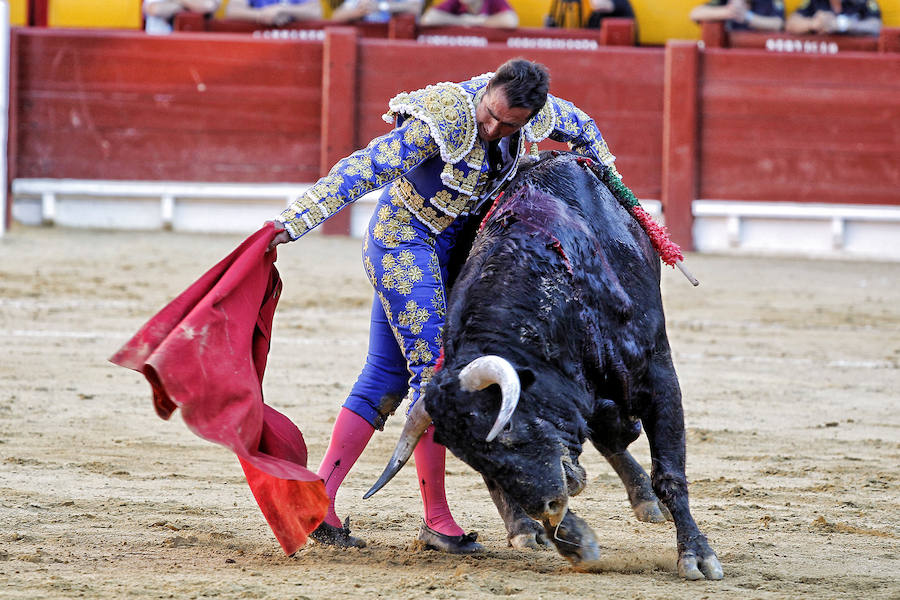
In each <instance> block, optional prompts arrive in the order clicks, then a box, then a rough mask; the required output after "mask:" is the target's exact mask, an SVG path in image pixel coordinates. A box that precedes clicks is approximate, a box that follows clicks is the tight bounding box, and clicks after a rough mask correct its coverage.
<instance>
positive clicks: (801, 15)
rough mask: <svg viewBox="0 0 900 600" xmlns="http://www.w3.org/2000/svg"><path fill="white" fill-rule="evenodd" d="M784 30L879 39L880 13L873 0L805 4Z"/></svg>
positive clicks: (808, 1)
mask: <svg viewBox="0 0 900 600" xmlns="http://www.w3.org/2000/svg"><path fill="white" fill-rule="evenodd" d="M785 30H786V31H787V32H788V33H793V34H795V35H802V34H805V33H846V34H850V35H878V34H879V32H880V31H881V10H880V9H879V8H878V2H876V1H875V0H804V2H803V3H802V4H801V5H800V6H799V7H798V8H797V10H795V11H794V12H793V13H791V16H790V17H789V18H788V20H787V24H786V25H785Z"/></svg>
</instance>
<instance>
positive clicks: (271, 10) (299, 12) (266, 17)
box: [225, 0, 322, 27]
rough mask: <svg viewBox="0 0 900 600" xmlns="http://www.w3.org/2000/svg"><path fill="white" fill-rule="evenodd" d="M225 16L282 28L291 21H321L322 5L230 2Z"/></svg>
mask: <svg viewBox="0 0 900 600" xmlns="http://www.w3.org/2000/svg"><path fill="white" fill-rule="evenodd" d="M225 16H226V17H228V18H229V19H243V20H245V21H253V22H254V23H259V24H260V25H274V26H276V27H281V26H282V25H287V24H288V23H290V22H291V21H308V20H317V19H321V18H322V3H321V2H320V0H229V2H228V6H226V7H225Z"/></svg>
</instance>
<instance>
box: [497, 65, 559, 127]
mask: <svg viewBox="0 0 900 600" xmlns="http://www.w3.org/2000/svg"><path fill="white" fill-rule="evenodd" d="M494 88H503V91H504V92H505V95H506V101H507V102H508V103H509V107H510V108H527V109H530V110H531V116H534V115H536V114H537V112H538V111H539V110H541V107H543V106H544V103H545V102H547V90H548V89H549V88H550V72H549V71H548V70H547V67H545V66H544V65H542V64H541V63H536V62H531V61H530V60H525V59H524V58H513V59H511V60H508V61H506V62H505V63H503V64H502V65H500V67H498V68H497V71H496V72H495V73H494V76H493V77H491V80H490V81H489V82H488V84H487V91H490V90H492V89H494Z"/></svg>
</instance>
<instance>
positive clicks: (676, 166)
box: [662, 42, 699, 250]
mask: <svg viewBox="0 0 900 600" xmlns="http://www.w3.org/2000/svg"><path fill="white" fill-rule="evenodd" d="M698 54H699V53H698V48H697V44H696V43H695V42H669V44H668V45H667V46H666V71H665V92H664V95H665V104H664V108H663V127H664V129H663V139H662V160H663V168H662V174H663V175H662V203H663V212H664V213H665V215H666V227H668V229H669V232H670V233H671V235H672V239H673V240H675V242H676V243H678V244H680V245H681V247H682V248H684V249H685V250H693V241H692V236H691V228H692V225H693V216H692V214H691V203H692V202H693V201H694V199H695V198H696V197H697V162H696V157H697V89H698V77H699V73H698V68H699V66H698V61H699V58H698Z"/></svg>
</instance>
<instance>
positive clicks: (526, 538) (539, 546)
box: [509, 531, 551, 550]
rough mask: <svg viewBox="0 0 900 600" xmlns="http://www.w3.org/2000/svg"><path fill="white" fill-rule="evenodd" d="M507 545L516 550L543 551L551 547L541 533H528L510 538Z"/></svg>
mask: <svg viewBox="0 0 900 600" xmlns="http://www.w3.org/2000/svg"><path fill="white" fill-rule="evenodd" d="M509 545H510V546H511V547H513V548H516V549H517V550H526V549H531V550H545V549H547V548H550V547H551V544H550V540H548V539H547V536H546V535H545V534H544V532H543V531H533V532H532V531H530V532H528V533H519V534H517V535H513V536H510V538H509Z"/></svg>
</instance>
